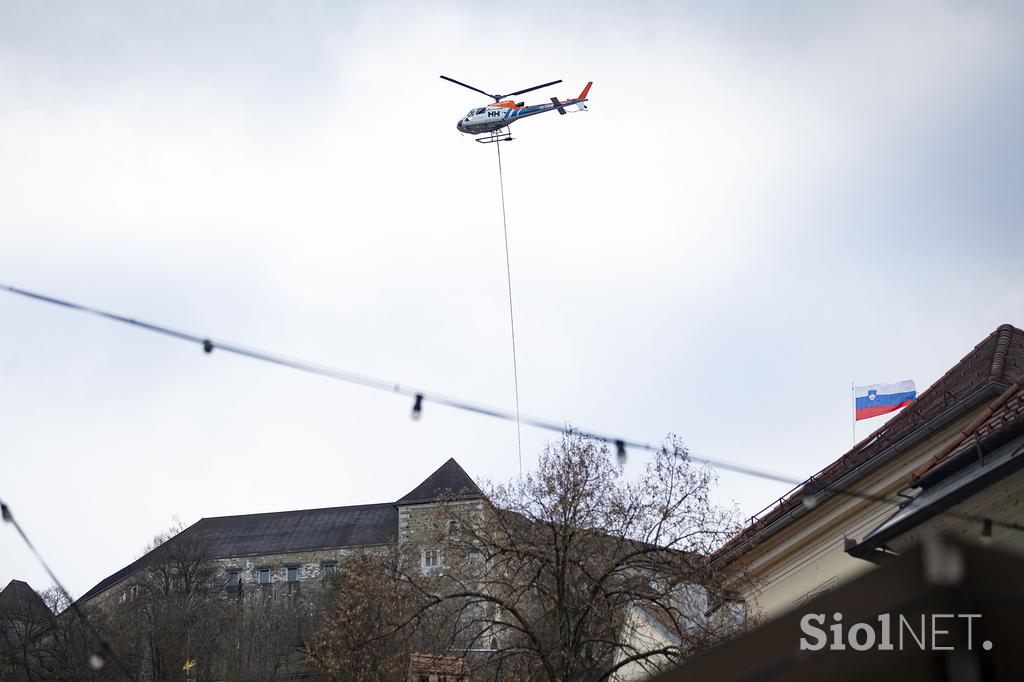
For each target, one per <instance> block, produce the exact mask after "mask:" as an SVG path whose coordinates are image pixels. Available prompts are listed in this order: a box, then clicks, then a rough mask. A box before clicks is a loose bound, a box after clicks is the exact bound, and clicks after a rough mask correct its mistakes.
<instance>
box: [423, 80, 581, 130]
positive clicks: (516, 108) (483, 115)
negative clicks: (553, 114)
mask: <svg viewBox="0 0 1024 682" xmlns="http://www.w3.org/2000/svg"><path fill="white" fill-rule="evenodd" d="M441 78H443V79H445V80H446V81H450V82H452V83H455V84H456V85H461V86H462V87H464V88H469V89H470V90H473V91H475V92H479V93H480V94H481V95H487V96H488V97H490V98H491V99H493V100H494V104H488V105H487V106H485V107H479V108H477V109H470V110H469V113H467V114H466V115H465V116H463V117H462V118H461V119H460V120H459V122H458V123H456V124H455V127H456V128H458V129H459V132H460V133H468V134H470V135H487V137H486V138H482V139H481V138H477V139H476V141H477V142H482V143H485V144H486V143H490V142H508V141H511V140H512V136H511V133H510V132H509V131H508V127H509V126H510V125H512V124H513V123H515V122H516V121H518V120H519V119H521V118H526V117H528V116H536V115H537V114H543V113H546V112H548V111H557V112H558V113H559V114H560V115H565V113H566V111H565V107H569V106H573V105H575V106H576V107H577V109H578V110H579V111H586V109H587V106H586V105H585V104H584V102H586V101H587V93H589V92H590V86H591V85H593V84H594V83H593V81H591V82H590V83H587V86H586V87H585V88H583V92H581V93H580V96H579V97H576V98H574V99H569V100H565V101H560V100H559V99H558V98H557V97H552V98H551V104H531V105H529V106H527V105H526V104H525V103H523V102H516V101H515V100H511V99H509V100H503V98H504V97H515V96H516V95H522V94H523V93H527V92H532V91H534V90H540V89H541V88H546V87H548V86H549V85H555V84H556V83H561V82H562V81H561V80H557V81H551V82H550V83H544V84H543V85H535V86H533V87H532V88H526V89H525V90H517V91H516V92H510V93H508V94H507V95H492V94H490V93H487V92H484V91H483V90H481V89H480V88H474V87H473V86H472V85H466V84H465V83H462V82H460V81H457V80H455V79H454V78H449V77H448V76H441Z"/></svg>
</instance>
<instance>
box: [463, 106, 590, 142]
mask: <svg viewBox="0 0 1024 682" xmlns="http://www.w3.org/2000/svg"><path fill="white" fill-rule="evenodd" d="M577 101H582V100H577ZM570 103H571V104H575V103H576V101H572V102H564V103H562V104H561V105H560V106H563V107H564V106H565V105H566V104H570ZM557 108H559V107H556V106H555V105H554V104H537V105H534V106H516V104H515V103H513V102H499V103H498V104H490V105H488V106H486V107H478V108H476V109H471V110H470V111H469V113H467V114H466V115H465V116H463V117H462V118H461V119H460V120H459V122H458V123H456V124H455V127H456V128H458V130H459V132H460V133H466V134H468V135H482V134H484V133H491V132H494V131H495V130H501V129H502V128H504V127H506V126H508V125H511V124H512V123H515V122H516V121H518V120H519V119H521V118H528V117H530V116H536V115H537V114H543V113H545V112H548V111H554V110H556V109H557Z"/></svg>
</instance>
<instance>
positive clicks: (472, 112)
mask: <svg viewBox="0 0 1024 682" xmlns="http://www.w3.org/2000/svg"><path fill="white" fill-rule="evenodd" d="M475 111H476V110H475V109H470V110H469V113H467V114H466V118H469V117H470V116H472V115H473V114H474V113H475Z"/></svg>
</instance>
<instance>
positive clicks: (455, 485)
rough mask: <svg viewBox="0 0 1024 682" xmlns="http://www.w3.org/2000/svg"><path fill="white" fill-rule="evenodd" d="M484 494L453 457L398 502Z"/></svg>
mask: <svg viewBox="0 0 1024 682" xmlns="http://www.w3.org/2000/svg"><path fill="white" fill-rule="evenodd" d="M483 496H484V494H483V493H482V492H480V488H478V487H477V485H476V483H474V482H473V479H472V478H470V477H469V474H467V473H466V471H465V469H463V468H462V467H461V466H459V463H458V462H456V461H455V458H454V457H453V458H451V459H449V460H448V461H447V462H445V463H444V464H442V465H441V468H439V469H438V470H437V471H435V472H434V473H432V474H430V476H428V477H427V480H425V481H423V483H420V484H419V485H418V486H416V487H415V488H413V489H412V490H411V491H410V492H409V493H408V494H407V495H405V496H404V497H403V498H402V499H400V500H399V501H398V502H397V503H396V504H400V505H402V504H416V503H421V502H434V501H436V500H439V499H460V500H465V499H476V498H482V497H483Z"/></svg>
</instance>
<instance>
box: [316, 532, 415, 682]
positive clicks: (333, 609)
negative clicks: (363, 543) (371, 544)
mask: <svg viewBox="0 0 1024 682" xmlns="http://www.w3.org/2000/svg"><path fill="white" fill-rule="evenodd" d="M410 562H411V559H410V557H409V555H408V554H406V553H404V552H402V551H401V550H400V549H399V548H398V546H397V545H395V544H392V545H389V546H386V547H378V548H369V549H362V550H359V551H357V552H355V553H353V554H352V555H351V556H349V557H348V558H347V559H346V560H344V561H343V562H342V563H341V564H340V565H339V566H338V573H337V574H336V575H335V576H333V577H332V578H331V580H330V584H329V586H328V588H327V589H326V591H325V593H324V595H323V603H324V618H323V623H322V625H321V627H320V628H319V631H318V632H317V634H316V636H315V637H314V638H312V639H311V640H310V641H308V642H307V648H308V654H309V658H310V660H311V661H313V662H314V664H315V666H316V668H317V669H318V670H320V671H321V672H322V673H324V674H325V675H328V676H330V677H331V678H332V679H339V680H354V681H357V682H390V681H393V680H394V681H398V680H404V679H405V676H406V669H407V667H408V662H409V655H410V653H411V652H412V651H413V648H414V646H415V644H416V639H417V636H418V635H419V634H421V632H427V631H429V630H430V628H429V626H428V624H426V623H423V622H421V618H420V617H421V616H423V615H424V614H425V613H426V612H427V607H428V606H430V605H431V604H432V603H433V599H432V597H429V596H425V594H424V592H423V590H424V589H426V587H427V580H424V581H423V582H422V583H420V584H417V585H413V584H412V583H410V582H409V581H407V580H405V579H404V576H405V575H407V574H408V573H409V572H410V566H409V563H410Z"/></svg>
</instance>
